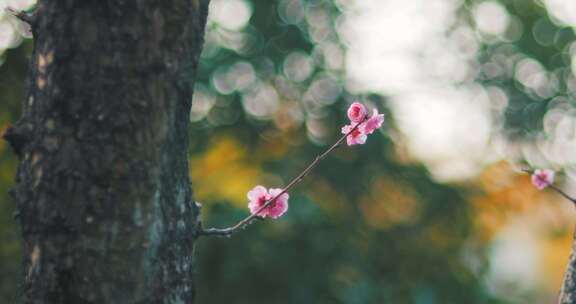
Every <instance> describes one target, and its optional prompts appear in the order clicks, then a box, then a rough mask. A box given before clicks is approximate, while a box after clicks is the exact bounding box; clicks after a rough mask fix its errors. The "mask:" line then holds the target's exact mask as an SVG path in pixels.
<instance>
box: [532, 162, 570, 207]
mask: <svg viewBox="0 0 576 304" xmlns="http://www.w3.org/2000/svg"><path fill="white" fill-rule="evenodd" d="M522 171H524V172H526V173H528V174H533V173H534V171H533V170H530V169H522ZM548 187H550V189H552V190H554V191H556V192H557V193H558V194H560V195H562V196H563V197H564V198H565V199H567V200H569V201H571V202H572V203H573V204H574V205H576V198H574V197H572V196H570V195H569V194H567V193H566V192H564V191H563V190H562V189H560V188H558V187H556V186H554V185H552V184H550V185H548Z"/></svg>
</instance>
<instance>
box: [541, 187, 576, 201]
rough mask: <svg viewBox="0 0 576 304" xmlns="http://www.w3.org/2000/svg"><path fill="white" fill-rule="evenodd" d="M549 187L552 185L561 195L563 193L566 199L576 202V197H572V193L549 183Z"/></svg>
mask: <svg viewBox="0 0 576 304" xmlns="http://www.w3.org/2000/svg"><path fill="white" fill-rule="evenodd" d="M548 187H550V188H551V189H552V190H554V191H556V192H558V193H559V194H560V195H562V196H563V197H564V198H565V199H567V200H569V201H571V202H572V203H574V204H576V198H573V197H571V196H570V195H568V194H567V193H566V192H564V191H562V189H560V188H558V187H556V186H554V185H549V186H548Z"/></svg>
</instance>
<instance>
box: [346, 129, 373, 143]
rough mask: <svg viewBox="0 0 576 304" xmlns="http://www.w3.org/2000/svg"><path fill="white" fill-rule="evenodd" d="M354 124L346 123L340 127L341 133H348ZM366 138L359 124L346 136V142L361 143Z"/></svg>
mask: <svg viewBox="0 0 576 304" xmlns="http://www.w3.org/2000/svg"><path fill="white" fill-rule="evenodd" d="M355 126H356V125H346V126H344V127H342V134H348V133H349V132H350V131H351V130H352V129H353V128H354V127H355ZM367 138H368V136H366V134H364V132H363V131H362V126H359V127H358V128H356V129H355V130H354V131H352V133H350V134H348V136H346V143H347V144H348V145H349V146H353V145H361V144H364V143H365V142H366V139H367Z"/></svg>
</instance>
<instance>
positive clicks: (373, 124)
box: [361, 109, 384, 134]
mask: <svg viewBox="0 0 576 304" xmlns="http://www.w3.org/2000/svg"><path fill="white" fill-rule="evenodd" d="M382 123H384V114H378V110H376V109H374V112H373V113H372V116H371V117H370V118H368V120H367V121H366V122H365V123H363V124H362V126H361V128H362V133H364V134H372V132H374V130H376V129H378V128H380V127H381V126H382Z"/></svg>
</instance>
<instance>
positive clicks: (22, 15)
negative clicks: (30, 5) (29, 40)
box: [4, 7, 36, 26]
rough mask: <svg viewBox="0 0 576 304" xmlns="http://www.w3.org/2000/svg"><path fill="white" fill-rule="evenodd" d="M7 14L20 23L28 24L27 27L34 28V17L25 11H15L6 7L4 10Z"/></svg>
mask: <svg viewBox="0 0 576 304" xmlns="http://www.w3.org/2000/svg"><path fill="white" fill-rule="evenodd" d="M4 10H5V11H6V12H7V13H9V14H11V15H13V16H14V17H16V18H18V19H19V20H20V21H22V22H24V23H26V24H28V25H29V26H34V23H35V22H36V15H35V14H34V13H28V12H25V11H21V12H19V11H16V10H15V9H13V8H11V7H7V8H5V9H4Z"/></svg>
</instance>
